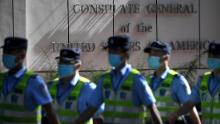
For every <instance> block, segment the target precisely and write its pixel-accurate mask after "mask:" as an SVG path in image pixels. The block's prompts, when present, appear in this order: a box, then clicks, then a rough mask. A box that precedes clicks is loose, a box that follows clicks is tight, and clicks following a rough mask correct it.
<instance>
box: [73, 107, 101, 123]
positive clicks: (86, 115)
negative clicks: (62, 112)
mask: <svg viewBox="0 0 220 124" xmlns="http://www.w3.org/2000/svg"><path fill="white" fill-rule="evenodd" d="M96 111H97V108H95V107H88V108H87V109H86V110H85V111H84V112H83V113H81V114H80V116H79V117H78V118H77V119H76V120H75V121H74V124H83V123H85V122H86V121H88V120H89V119H90V118H91V117H93V115H94V114H95V112H96Z"/></svg>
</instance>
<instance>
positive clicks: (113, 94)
mask: <svg viewBox="0 0 220 124" xmlns="http://www.w3.org/2000/svg"><path fill="white" fill-rule="evenodd" d="M129 48H130V38H129V37H128V36H125V35H120V36H112V37H110V38H109V39H108V45H107V47H106V49H107V50H108V61H109V64H110V65H111V66H112V70H110V71H108V72H106V73H105V74H104V75H102V76H101V78H100V79H99V80H98V85H97V88H96V89H95V92H94V94H93V95H92V97H91V100H90V102H89V105H90V108H88V109H87V110H86V111H85V112H84V113H83V114H82V115H81V116H80V118H78V119H77V120H76V121H75V123H76V124H80V123H82V122H83V121H85V120H87V119H88V117H89V116H91V115H93V113H94V112H95V111H96V110H97V108H98V106H100V105H101V104H102V103H103V102H105V111H104V112H103V115H104V123H105V124H119V123H120V124H144V123H145V122H144V121H145V118H146V114H147V113H146V111H145V109H146V108H145V106H146V107H147V108H148V110H149V111H150V114H151V117H152V120H153V122H154V123H156V124H161V123H162V120H161V118H160V114H159V112H158V110H157V107H156V105H155V101H156V100H155V98H154V96H153V94H152V91H151V89H150V87H149V86H148V84H147V82H146V80H145V78H144V77H143V76H141V75H140V72H139V71H138V70H136V69H134V68H132V66H131V65H130V64H128V59H129V55H130V54H129ZM148 117H149V116H148Z"/></svg>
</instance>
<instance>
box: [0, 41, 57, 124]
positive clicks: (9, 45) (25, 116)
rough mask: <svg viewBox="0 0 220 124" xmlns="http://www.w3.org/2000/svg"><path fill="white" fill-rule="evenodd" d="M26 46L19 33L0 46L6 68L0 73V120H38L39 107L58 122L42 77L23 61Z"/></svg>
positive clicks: (32, 123) (2, 123)
mask: <svg viewBox="0 0 220 124" xmlns="http://www.w3.org/2000/svg"><path fill="white" fill-rule="evenodd" d="M27 47H28V43H27V39H25V38H19V37H8V38H6V39H5V41H4V45H3V46H2V48H3V56H2V61H3V65H4V66H5V68H7V69H8V71H7V72H5V73H1V74H0V91H1V94H0V124H41V118H42V117H41V109H43V110H44V111H45V112H46V113H47V115H48V118H49V121H50V123H52V124H58V123H59V120H58V118H57V116H56V114H55V113H54V111H53V108H52V98H51V96H50V94H49V92H48V89H47V86H46V84H45V82H44V80H43V79H42V78H41V77H40V76H39V75H37V74H35V73H34V72H32V71H31V70H28V69H27V68H26V67H25V66H24V65H23V63H24V60H25V57H26V52H27Z"/></svg>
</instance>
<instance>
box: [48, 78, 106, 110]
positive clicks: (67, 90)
mask: <svg viewBox="0 0 220 124" xmlns="http://www.w3.org/2000/svg"><path fill="white" fill-rule="evenodd" d="M79 78H80V76H79V74H76V75H75V76H74V78H73V79H72V80H71V81H70V82H69V84H68V85H67V86H65V87H63V86H62V85H61V82H60V80H59V83H58V87H57V88H58V89H57V96H56V100H57V102H58V104H59V105H61V104H63V103H64V102H65V101H66V99H67V98H68V96H69V95H70V94H71V92H72V90H74V87H75V86H76V84H77V83H78V81H79ZM48 87H50V84H48ZM95 88H96V85H95V84H94V83H92V82H87V83H85V84H84V85H83V87H82V89H81V90H80V96H79V98H78V100H77V110H78V112H80V113H82V112H83V111H85V110H86V109H87V107H88V102H89V100H90V96H91V94H92V93H93V91H94V89H95ZM103 109H104V108H103V106H101V108H100V109H99V110H98V113H101V112H102V111H103Z"/></svg>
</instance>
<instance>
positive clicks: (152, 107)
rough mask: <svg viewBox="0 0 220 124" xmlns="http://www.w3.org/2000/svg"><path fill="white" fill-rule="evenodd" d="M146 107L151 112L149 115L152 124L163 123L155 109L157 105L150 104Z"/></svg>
mask: <svg viewBox="0 0 220 124" xmlns="http://www.w3.org/2000/svg"><path fill="white" fill-rule="evenodd" d="M147 108H148V110H149V111H150V113H151V117H152V120H153V122H154V124H163V122H162V119H161V117H160V113H159V111H158V109H157V106H156V105H155V104H152V105H150V106H147Z"/></svg>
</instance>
